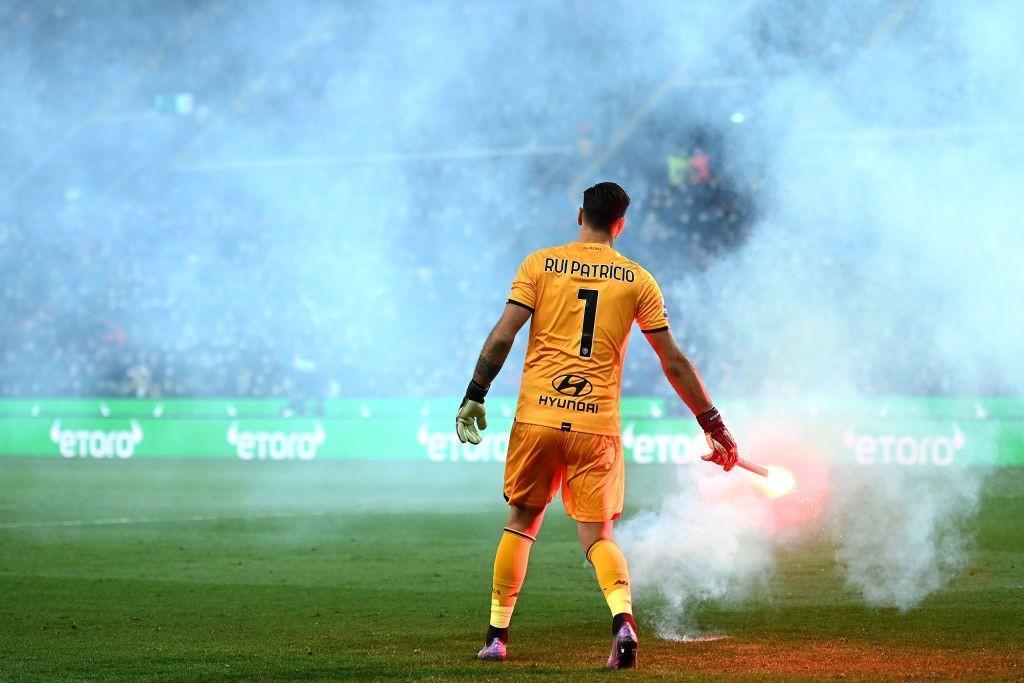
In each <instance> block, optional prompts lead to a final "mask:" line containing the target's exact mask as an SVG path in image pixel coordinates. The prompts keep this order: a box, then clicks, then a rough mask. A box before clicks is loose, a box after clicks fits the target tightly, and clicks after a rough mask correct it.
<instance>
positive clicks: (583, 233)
mask: <svg viewBox="0 0 1024 683" xmlns="http://www.w3.org/2000/svg"><path fill="white" fill-rule="evenodd" d="M612 241H613V240H612V236H611V235H610V234H608V233H607V232H605V231H603V230H594V229H593V228H590V227H587V226H586V225H581V226H580V237H579V239H578V240H577V242H590V243H594V244H607V245H608V246H609V247H610V246H612Z"/></svg>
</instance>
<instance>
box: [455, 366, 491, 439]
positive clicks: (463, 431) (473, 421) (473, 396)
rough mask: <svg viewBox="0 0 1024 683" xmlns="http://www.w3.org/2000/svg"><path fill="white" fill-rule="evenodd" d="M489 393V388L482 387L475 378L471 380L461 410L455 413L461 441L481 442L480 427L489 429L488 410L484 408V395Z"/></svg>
mask: <svg viewBox="0 0 1024 683" xmlns="http://www.w3.org/2000/svg"><path fill="white" fill-rule="evenodd" d="M486 395H487V388H486V387H482V386H480V385H479V384H477V383H476V382H474V381H473V380H469V387H468V388H467V389H466V395H465V397H464V398H463V399H462V405H460V406H459V412H458V413H456V414H455V433H456V434H458V435H459V441H461V442H462V443H466V442H467V441H468V442H469V443H471V444H473V445H476V444H478V443H480V432H479V431H477V428H476V427H477V425H480V429H487V411H486V410H485V409H484V396H486Z"/></svg>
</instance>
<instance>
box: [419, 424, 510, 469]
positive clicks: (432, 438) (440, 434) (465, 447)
mask: <svg viewBox="0 0 1024 683" xmlns="http://www.w3.org/2000/svg"><path fill="white" fill-rule="evenodd" d="M483 437H484V438H483V441H481V442H480V444H479V445H477V446H473V445H471V444H468V443H460V442H459V437H457V436H456V435H455V430H454V429H450V430H449V429H446V430H444V431H431V429H430V428H429V427H428V426H427V425H425V424H423V425H420V428H419V431H418V432H417V433H416V440H417V441H419V443H420V445H421V446H423V448H424V449H425V450H426V454H427V458H428V459H429V460H431V461H433V462H504V461H505V455H506V452H507V451H508V432H507V431H500V432H499V431H495V430H493V429H492V430H491V431H490V433H489V434H484V435H483Z"/></svg>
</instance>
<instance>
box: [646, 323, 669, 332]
mask: <svg viewBox="0 0 1024 683" xmlns="http://www.w3.org/2000/svg"><path fill="white" fill-rule="evenodd" d="M667 329H668V325H665V326H664V327H655V328H652V329H650V330H645V329H643V328H640V331H641V332H643V333H644V334H654V333H655V332H664V331H665V330H667Z"/></svg>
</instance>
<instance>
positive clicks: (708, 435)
mask: <svg viewBox="0 0 1024 683" xmlns="http://www.w3.org/2000/svg"><path fill="white" fill-rule="evenodd" d="M697 424H699V425H700V428H701V429H703V430H704V438H705V439H707V440H708V445H709V446H711V452H710V453H708V454H707V455H705V456H702V459H703V460H707V461H708V462H713V463H715V464H716V465H721V466H722V469H724V470H725V471H726V472H728V471H729V470H731V469H732V468H733V467H735V466H736V460H737V459H739V451H738V449H737V448H736V440H735V439H733V438H732V434H730V433H729V430H728V429H726V428H725V423H724V422H722V415H721V414H720V413H719V412H718V409H717V408H715V407H714V406H711V407H710V408H708V409H707V410H705V411H704V412H703V413H701V414H700V415H698V416H697Z"/></svg>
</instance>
